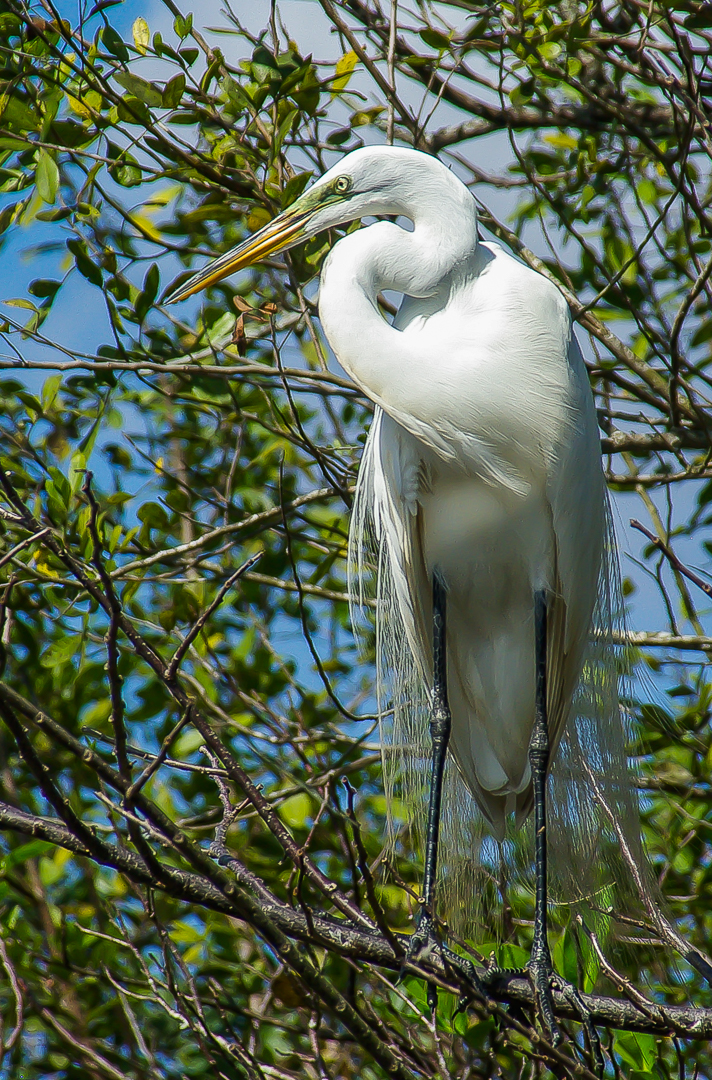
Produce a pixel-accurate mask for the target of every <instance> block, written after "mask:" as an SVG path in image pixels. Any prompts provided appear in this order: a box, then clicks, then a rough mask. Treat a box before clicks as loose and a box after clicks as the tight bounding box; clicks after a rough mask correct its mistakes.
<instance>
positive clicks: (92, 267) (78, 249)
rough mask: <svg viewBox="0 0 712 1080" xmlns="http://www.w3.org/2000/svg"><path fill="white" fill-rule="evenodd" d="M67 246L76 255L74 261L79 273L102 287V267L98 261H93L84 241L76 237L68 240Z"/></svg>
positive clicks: (93, 283)
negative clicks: (97, 263) (98, 264)
mask: <svg viewBox="0 0 712 1080" xmlns="http://www.w3.org/2000/svg"><path fill="white" fill-rule="evenodd" d="M67 247H68V248H69V250H70V251H71V253H72V255H73V256H74V261H75V263H76V266H77V270H78V271H79V273H80V274H82V276H83V277H85V278H86V279H87V281H91V283H92V285H97V286H99V288H101V286H102V285H103V282H104V279H103V277H102V273H101V269H100V267H98V266H97V265H96V263H94V262H92V260H91V258H90V257H89V253H88V251H87V246H86V244H85V243H84V241H83V240H75V239H72V240H67Z"/></svg>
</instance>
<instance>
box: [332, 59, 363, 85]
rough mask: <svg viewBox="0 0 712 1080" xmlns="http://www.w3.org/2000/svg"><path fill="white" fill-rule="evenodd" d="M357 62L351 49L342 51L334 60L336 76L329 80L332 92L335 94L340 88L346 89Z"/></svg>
mask: <svg viewBox="0 0 712 1080" xmlns="http://www.w3.org/2000/svg"><path fill="white" fill-rule="evenodd" d="M357 63H358V56H357V55H356V53H355V52H353V51H351V52H347V53H344V55H343V56H342V57H341V58H340V59H339V60H337V61H336V78H334V79H332V80H331V89H332V92H333V93H335V94H337V93H339V91H340V90H345V89H346V86H347V85H348V81H349V79H350V78H351V76H352V75H353V72H354V68H355V67H356V64H357Z"/></svg>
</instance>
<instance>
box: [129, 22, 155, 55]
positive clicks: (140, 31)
mask: <svg viewBox="0 0 712 1080" xmlns="http://www.w3.org/2000/svg"><path fill="white" fill-rule="evenodd" d="M131 30H132V33H133V39H134V45H135V46H136V48H137V50H138V51H139V52H140V53H141V54H142V55H143V56H145V55H146V48H147V46H148V43H149V41H150V40H151V31H150V30H149V29H148V23H147V22H146V20H145V19H144V18H142V17H141V16H140V15H139V17H138V19H136V21H135V22H134V24H133V26H132V27H131Z"/></svg>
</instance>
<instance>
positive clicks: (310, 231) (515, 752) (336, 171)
mask: <svg viewBox="0 0 712 1080" xmlns="http://www.w3.org/2000/svg"><path fill="white" fill-rule="evenodd" d="M383 215H388V216H394V215H395V216H402V217H405V218H407V219H409V220H410V221H411V222H412V225H413V228H412V231H409V230H407V229H405V228H403V227H401V226H400V225H398V224H397V223H395V222H392V221H379V222H377V223H375V224H372V225H370V226H369V227H367V228H363V229H360V230H358V231H356V232H353V233H351V234H349V235H347V236H345V237H344V238H342V239H340V240H339V241H338V242H337V243H336V244H335V245H334V246H333V248H332V249H331V252H330V254H329V256H328V258H327V259H326V262H325V263H324V267H323V270H322V274H321V284H320V292H319V314H320V319H321V323H322V326H323V328H324V332H325V334H326V337H327V339H328V341H329V343H330V345H331V347H332V349H333V351H334V354H335V355H336V357H337V359H338V361H339V363H340V364H341V366H342V367H343V368H344V369H345V370H346V371H347V372H348V374H349V375H350V376H351V378H352V379H353V381H354V382H355V383H356V384H357V385H358V386H359V387H360V388H361V390H362V391H363V392H364V394H366V395H367V397H368V398H370V400H371V401H372V402H373V403H374V404H375V406H376V412H375V418H374V422H373V425H372V427H371V429H370V432H369V435H368V441H367V443H366V448H365V451H364V455H363V460H362V462H361V467H360V473H359V480H358V487H357V495H356V505H355V509H354V513H353V515H352V527H351V533H352V548H353V550H354V551H355V552H356V555H357V557H358V556H359V554H360V553H361V552H362V551H363V548H364V536H365V533H366V532H367V530H369V529H370V530H371V532H372V534H373V536H374V538H375V543H376V546H377V547H378V559H379V567H380V575H381V585H380V591H379V597H380V603H381V613H383V611H384V610H385V606H387V604H389V605H390V608H391V610H392V611H393V612H394V613H395V620H396V622H395V625H393V624H390V625H389V626H387V627H386V629H385V630H384V633H386V635H388V634H390V638H391V641H396V644H397V637H398V634H399V632H400V633H401V638H404V640H405V641H407V646H408V648H407V649H406V650H405V652H406V653H408V654H409V658H410V662H411V666H415V669H416V670H417V672H418V673H419V676H420V678H421V679H422V680H423V681H424V682H425V683H426V684H427V686H428V687H431V688H432V687H433V685H434V689H432V690H431V693H430V700H431V703H432V707H433V710H434V719H433V721H432V730H433V734H434V737H435V743H434V751H433V789H432V792H431V813H430V820H429V831H428V850H427V851H426V881H425V885H424V896H425V906H424V912H423V916H422V919H421V923H420V925H419V928H418V930H417V931H416V934H415V935H414V938H415V939H416V949H415V952H414V951H413V950H411V956H413V955H417V954H418V950H423V948H424V946H425V945H427V944H428V943H429V942H430V941H431V938H432V936H433V926H432V903H433V885H434V874H435V859H436V854H437V839H438V822H439V797H440V794H439V793H440V786H441V782H442V767H443V762H444V754H445V746H446V745H447V740H448V735H449V716H448V700H449V712H450V713H451V739H450V751H451V753H452V755H453V758H454V760H455V762H456V765H457V768H458V769H459V771H460V773H461V776H462V778H463V779H464V782H465V783H466V785H467V787H468V788H469V791H470V792H471V794H472V796H473V797H474V800H475V801H476V803H477V805H478V806H479V808H480V809H481V811H482V814H483V815H484V817H485V819H486V821H487V822H488V823H489V827H490V829H491V832H492V833H493V834H494V836H495V837H496V838H498V839H502V838H503V837H504V835H505V828H506V826H507V822H508V820H509V819H510V817H511V815H514V817H515V819H516V823H517V824H521V822H523V820H524V819H525V818H526V817H527V815H528V814H529V813H530V811H531V810H532V806H533V805H534V804H536V807H535V809H536V858H537V874H536V886H537V908H536V910H537V920H536V923H535V939H534V948H533V951H532V960H531V962H530V967H529V972H530V976H531V977H532V981H533V984H534V989H535V994H536V997H537V1001H538V1004H539V1009H540V1014H541V1016H542V1019H543V1020H544V1023H545V1024H546V1026H547V1027H548V1028H549V1030H550V1031H551V1032H552V1033H553V1034H554V1036H556V1034H557V1030H556V1025H555V1021H554V1017H553V1009H552V1004H551V994H550V989H549V983H550V978H552V977H553V976H552V966H551V959H550V956H549V948H548V944H547V936H546V924H545V919H546V845H545V840H546V818H545V780H546V775H547V772H548V770H549V766H550V764H551V762H552V761H553V760H554V758H555V756H556V754H557V748H558V747H559V744H560V742H561V740H562V738H563V737H564V735H565V733H566V731H567V724H569V722H570V721H571V720H572V717H573V715H574V709H573V706H572V703H573V701H574V696H575V694H576V691H577V687H578V686H579V681H580V677H581V673H582V666H583V664H584V657H585V655H586V648H587V644H588V642H589V639H590V637H591V634H592V619H593V613H594V607H595V605H596V601H597V596H598V593H599V583H600V581H601V580H602V578H601V569H602V560H603V559H604V549H605V537H606V520H607V519H606V496H605V485H604V478H603V473H602V470H601V464H600V445H599V436H598V429H597V423H596V414H595V410H594V403H593V398H592V394H591V390H590V387H589V383H588V378H587V374H586V369H585V366H584V362H583V359H582V355H581V351H580V349H579V346H578V343H577V341H576V338H575V336H574V334H573V332H572V325H571V318H570V315H569V310H568V306H567V304H566V301H565V300H564V297H563V296H562V294H561V293H560V292H559V290H558V289H557V288H556V286H555V285H554V284H552V282H550V281H549V280H547V278H545V277H544V276H542V275H541V274H538V273H536V272H535V271H534V270H532V269H530V268H528V267H527V266H524V265H523V264H522V263H520V262H518V261H517V260H516V259H515V258H513V257H512V256H511V255H510V254H508V253H507V252H506V251H504V250H503V249H502V248H501V247H500V246H499V245H498V244H495V243H484V242H482V241H480V240H479V239H478V228H477V213H476V204H475V200H474V199H473V197H472V195H471V193H470V191H469V190H468V189H467V187H465V185H464V184H463V183H462V182H461V181H460V180H459V179H458V178H457V177H456V176H455V175H454V174H453V173H452V172H450V171H449V170H448V169H447V168H446V167H445V166H444V165H443V164H442V163H441V162H439V161H438V160H437V159H435V158H434V157H431V156H429V155H427V154H424V153H420V152H418V151H415V150H410V149H403V148H395V147H383V146H380V147H379V146H377V147H365V148H363V149H360V150H356V151H354V152H352V153H350V154H348V155H347V156H346V157H344V158H343V159H342V160H341V161H339V163H338V164H337V165H335V166H334V167H333V168H332V169H330V170H329V171H328V172H327V173H326V174H325V175H324V176H322V177H321V178H320V179H319V180H317V181H316V183H314V185H313V186H312V187H311V188H310V189H309V190H308V191H307V192H306V193H305V194H304V195H302V196H301V197H300V198H299V199H298V200H297V201H296V202H295V203H294V204H293V205H292V206H291V207H289V208H288V209H287V210H286V211H284V213H282V214H280V215H279V216H278V217H277V218H275V220H274V221H272V222H271V223H270V224H268V225H267V226H266V227H265V228H264V229H263V230H261V231H260V232H259V233H258V234H256V235H255V236H253V237H251V238H250V239H248V240H247V241H245V242H244V243H243V244H241V245H240V246H239V247H237V248H235V249H233V250H232V251H230V252H228V253H227V254H226V255H224V256H222V257H221V258H220V259H218V260H216V261H215V262H213V263H211V264H209V265H208V267H206V268H205V269H204V270H202V271H200V272H199V273H198V274H196V275H195V276H194V277H193V278H191V279H190V280H189V281H188V282H187V283H186V284H185V285H184V286H182V288H180V289H179V290H178V291H177V292H176V293H175V294H174V295H173V296H172V297H171V300H180V299H183V298H184V297H186V296H189V295H190V294H191V293H193V292H196V291H197V290H198V289H201V288H204V287H206V286H207V285H210V284H212V283H214V282H216V281H218V280H220V279H221V278H223V277H225V276H226V275H227V274H230V273H233V272H234V271H236V270H238V269H240V268H242V267H245V266H247V265H250V264H251V263H254V262H256V261H258V260H259V259H261V258H263V257H264V256H266V255H268V254H271V253H274V252H277V251H279V250H283V249H286V248H289V247H291V246H293V245H295V244H297V243H299V242H300V241H302V240H304V239H305V238H307V237H310V236H313V235H315V234H316V233H318V232H321V231H323V230H324V229H328V228H331V227H334V226H337V225H341V224H344V223H346V222H349V221H352V220H354V219H358V218H362V217H365V216H383ZM382 290H395V291H396V292H398V293H402V294H403V296H404V299H403V302H402V304H401V306H400V309H399V311H398V314H397V317H396V319H395V321H394V323H393V325H390V324H389V323H388V322H387V321H386V320H385V318H384V317H383V314H382V311H381V309H380V308H379V303H378V296H379V293H380V292H381V291H382ZM446 607H447V612H446V611H445V608H446ZM433 626H434V631H433V630H431V628H432V627H433ZM433 633H434V638H433ZM433 641H434V645H433V644H432V642H433ZM434 648H435V651H436V653H439V654H441V655H439V656H436V662H435V664H434V661H433V654H434ZM395 651H396V652H397V651H398V650H397V649H396V650H395ZM403 652H404V650H402V649H401V654H403ZM445 655H447V660H446V659H445ZM401 667H402V669H403V670H401V671H396V672H395V675H394V679H395V689H394V699H399V697H400V698H402V697H403V696H404V694H405V689H404V682H405V680H406V672H405V669H406V668H407V667H408V662H402V664H401ZM613 681H615V676H613ZM599 704H600V703H599ZM405 707H406V708H407V702H406V706H405ZM569 735H570V740H569V742H570V745H568V744H567V745H568V749H567V750H566V752H565V753H564V752H563V748H562V759H563V757H565V758H566V760H567V763H568V764H567V769H568V772H569V774H572V770H573V771H575V768H574V766H575V767H576V768H578V769H579V776H578V780H580V778H581V775H580V774H581V773H582V771H585V772H587V773H588V775H589V778H591V779H592V781H593V784H594V790H593V791H591V792H590V793H589V800H590V802H591V804H593V803H595V802H596V800H597V799H599V798H602V796H601V792H602V791H603V789H604V788H605V787H606V784H608V788H609V789H612V788H615V787H616V786H617V787H618V788H619V789H622V787H624V786H625V784H624V778H625V775H626V764H625V760H624V750H623V746H624V737H623V730H622V724H621V720H620V718H619V715H618V710H617V708H614V709H613V710H610V709H609V710H608V715H607V716H606V717H605V718H604V719H603V720H600V721H599V720H596V719H595V718H593V719H592V718H591V717H589V718H588V720H583V721H581V722H580V723H578V722H577V723H576V724H573V723H572V724H571V725H570V730H569ZM577 747H578V750H577V749H576V748H577ZM572 748H573V749H572ZM577 755H578V756H577ZM596 777H598V778H599V779H598V782H597V781H596ZM574 779H576V778H574ZM572 782H573V781H572ZM596 786H598V794H596V790H595V789H596ZM562 790H563V791H564V796H563V797H562V801H563V802H566V801H567V799H568V798H569V796H568V795H567V794H566V790H565V788H562ZM615 798H617V796H614V797H613V801H614V802H615ZM622 798H623V801H624V802H625V799H626V798H627V796H626V794H625V792H623V795H622ZM433 800H434V801H433ZM555 810H557V811H558V812H559V813H560V814H561V815H562V816H563V817H564V818H567V815H568V818H567V820H568V821H569V826H570V827H571V828H572V829H573V830H574V831H575V832H576V831H577V830H578V829H580V828H581V827H582V822H581V818H582V816H585V815H586V813H587V812H588V811H587V809H586V808H585V807H582V805H580V804H578V807H576V806H575V807H573V809H572V806H571V805H567V806H559V807H555ZM627 812H628V811H627V810H626V811H625V813H627ZM632 816H633V817H634V816H635V815H634V812H633V813H632ZM580 855H581V857H582V858H586V857H587V852H585V851H581V852H580ZM428 875H429V877H428Z"/></svg>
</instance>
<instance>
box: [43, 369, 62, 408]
mask: <svg viewBox="0 0 712 1080" xmlns="http://www.w3.org/2000/svg"><path fill="white" fill-rule="evenodd" d="M61 385H62V376H61V374H60V375H50V376H49V378H48V379H45V381H44V385H43V387H42V411H43V412H45V413H46V412H47V410H48V409H51V408H52V406H53V405H54V400H55V398H56V397H57V394H58V393H59V388H60V386H61Z"/></svg>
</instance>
